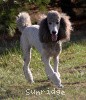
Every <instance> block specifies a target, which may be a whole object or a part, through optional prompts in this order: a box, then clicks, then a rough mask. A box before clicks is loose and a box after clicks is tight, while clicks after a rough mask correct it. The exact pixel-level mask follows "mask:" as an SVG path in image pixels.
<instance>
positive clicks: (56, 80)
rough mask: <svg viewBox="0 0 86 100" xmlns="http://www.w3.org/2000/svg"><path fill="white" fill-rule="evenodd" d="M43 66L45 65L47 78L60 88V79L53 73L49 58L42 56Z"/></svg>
mask: <svg viewBox="0 0 86 100" xmlns="http://www.w3.org/2000/svg"><path fill="white" fill-rule="evenodd" d="M42 60H43V62H44V64H45V71H46V74H47V76H48V78H49V79H50V80H51V81H52V82H53V83H54V84H55V85H56V86H57V87H60V88H62V85H61V79H60V78H59V76H58V74H57V73H56V72H54V70H53V68H52V66H51V65H50V58H49V57H47V56H43V58H42Z"/></svg>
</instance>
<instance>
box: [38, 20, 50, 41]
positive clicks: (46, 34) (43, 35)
mask: <svg viewBox="0 0 86 100" xmlns="http://www.w3.org/2000/svg"><path fill="white" fill-rule="evenodd" d="M39 39H40V41H41V42H42V43H48V42H50V41H51V36H50V31H49V28H48V23H47V18H45V19H43V20H42V21H41V22H40V28H39Z"/></svg>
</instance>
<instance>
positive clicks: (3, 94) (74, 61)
mask: <svg viewBox="0 0 86 100" xmlns="http://www.w3.org/2000/svg"><path fill="white" fill-rule="evenodd" d="M22 65H23V60H22V53H21V49H20V46H19V41H17V42H15V41H14V42H9V43H1V44H0V100H86V40H85V39H82V40H80V41H70V42H68V43H65V44H64V45H63V51H62V53H61V55H60V64H59V72H60V73H61V79H62V83H63V85H64V88H63V89H59V88H56V86H54V85H53V84H52V83H51V82H50V81H49V80H48V79H47V77H46V74H45V70H44V64H43V63H42V62H41V57H40V54H39V53H38V52H37V51H36V50H35V49H33V50H32V60H31V64H30V68H31V71H32V73H33V76H34V80H35V83H34V84H29V83H28V82H27V81H26V79H25V77H24V74H23V70H22ZM34 91H35V93H34ZM62 93H64V95H63V94H62Z"/></svg>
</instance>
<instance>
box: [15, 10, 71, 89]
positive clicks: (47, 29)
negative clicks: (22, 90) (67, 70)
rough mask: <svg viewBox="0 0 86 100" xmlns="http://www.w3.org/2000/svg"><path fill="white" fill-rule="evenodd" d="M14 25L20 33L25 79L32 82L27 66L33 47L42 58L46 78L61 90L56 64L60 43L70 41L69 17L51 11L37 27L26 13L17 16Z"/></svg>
mask: <svg viewBox="0 0 86 100" xmlns="http://www.w3.org/2000/svg"><path fill="white" fill-rule="evenodd" d="M16 23H17V27H18V29H19V30H20V32H21V33H22V35H21V38H20V45H21V48H22V52H23V60H24V66H23V70H24V74H25V78H26V79H27V80H28V82H30V83H33V82H34V79H33V75H32V72H31V70H30V66H29V65H30V60H31V48H32V47H35V48H36V49H37V50H38V52H39V53H40V54H41V56H42V61H43V63H44V65H45V72H46V75H47V77H48V78H49V79H50V80H51V81H52V82H53V84H54V85H56V86H57V87H59V88H62V87H63V85H62V84H61V78H60V73H59V71H58V64H59V55H60V53H61V51H62V43H63V42H66V41H69V40H70V35H71V31H72V25H71V22H70V20H69V16H67V15H66V14H64V13H59V12H58V11H54V10H51V11H49V12H48V14H47V15H46V17H44V18H43V19H42V20H41V21H40V24H39V25H32V24H31V19H30V15H29V14H28V13H27V12H21V13H19V14H18V16H17V20H16ZM51 57H53V59H54V68H52V66H51V64H50V58H51Z"/></svg>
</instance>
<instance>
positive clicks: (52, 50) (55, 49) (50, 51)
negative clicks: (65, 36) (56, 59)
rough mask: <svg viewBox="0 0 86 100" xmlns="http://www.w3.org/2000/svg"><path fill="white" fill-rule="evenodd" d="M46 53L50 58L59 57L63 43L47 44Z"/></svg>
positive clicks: (44, 46) (45, 45)
mask: <svg viewBox="0 0 86 100" xmlns="http://www.w3.org/2000/svg"><path fill="white" fill-rule="evenodd" d="M43 49H44V51H45V53H46V54H47V55H49V56H54V55H58V54H59V53H60V52H61V43H47V44H43Z"/></svg>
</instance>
